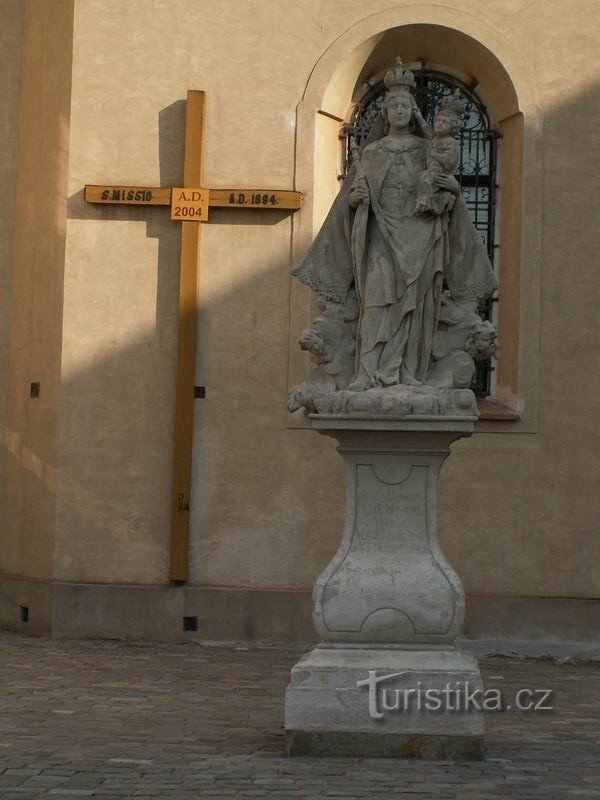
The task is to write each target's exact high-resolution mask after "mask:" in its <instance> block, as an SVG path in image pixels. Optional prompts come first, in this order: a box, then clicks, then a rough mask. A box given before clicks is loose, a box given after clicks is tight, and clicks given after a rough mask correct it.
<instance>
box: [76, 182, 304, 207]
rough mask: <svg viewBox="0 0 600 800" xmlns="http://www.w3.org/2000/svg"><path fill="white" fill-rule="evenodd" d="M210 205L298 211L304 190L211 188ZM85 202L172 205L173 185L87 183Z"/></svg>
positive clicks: (84, 195)
mask: <svg viewBox="0 0 600 800" xmlns="http://www.w3.org/2000/svg"><path fill="white" fill-rule="evenodd" d="M208 192H209V206H210V207H211V208H252V209H256V210H263V211H265V210H269V209H271V210H275V209H281V210H284V211H297V210H298V209H299V208H301V207H302V201H303V199H304V196H303V194H302V192H294V191H291V190H287V189H209V190H208ZM83 197H84V200H85V202H86V203H100V204H105V205H127V206H170V205H171V188H170V187H162V186H97V185H87V186H86V187H85V189H84V194H83Z"/></svg>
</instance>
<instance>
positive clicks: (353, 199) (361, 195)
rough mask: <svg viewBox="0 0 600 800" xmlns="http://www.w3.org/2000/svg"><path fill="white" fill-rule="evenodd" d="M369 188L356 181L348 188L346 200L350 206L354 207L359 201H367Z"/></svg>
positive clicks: (368, 199)
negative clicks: (348, 192)
mask: <svg viewBox="0 0 600 800" xmlns="http://www.w3.org/2000/svg"><path fill="white" fill-rule="evenodd" d="M370 199H371V198H370V196H369V189H368V187H367V186H366V185H365V184H364V183H358V184H356V186H353V187H352V189H350V195H349V197H348V200H349V202H350V205H351V206H352V208H356V207H357V206H358V205H360V204H361V203H365V204H367V203H369V201H370Z"/></svg>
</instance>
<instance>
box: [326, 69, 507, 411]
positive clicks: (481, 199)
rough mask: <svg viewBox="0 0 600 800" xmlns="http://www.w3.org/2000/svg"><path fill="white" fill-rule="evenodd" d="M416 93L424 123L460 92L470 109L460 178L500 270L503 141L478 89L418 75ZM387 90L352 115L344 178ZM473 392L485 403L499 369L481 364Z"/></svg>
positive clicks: (378, 89)
mask: <svg viewBox="0 0 600 800" xmlns="http://www.w3.org/2000/svg"><path fill="white" fill-rule="evenodd" d="M413 72H414V76H415V87H414V90H413V93H414V95H415V99H416V101H417V105H418V107H419V109H420V111H421V114H422V115H423V117H424V118H425V120H426V121H427V122H428V123H429V124H432V123H433V118H434V117H435V115H436V113H437V111H438V109H439V107H440V103H441V101H442V100H443V98H444V97H447V96H448V95H450V94H452V93H453V92H454V91H455V90H457V89H458V91H459V93H460V96H461V98H462V99H463V100H464V101H465V103H466V106H467V107H466V111H465V114H464V116H463V124H462V128H461V130H460V133H459V141H460V153H461V155H460V163H459V166H458V172H457V174H456V178H457V179H458V181H459V183H460V185H461V189H462V194H463V197H464V199H465V201H466V204H467V207H468V209H469V212H470V214H471V219H472V220H473V224H474V225H475V228H476V229H477V231H479V233H480V235H481V237H482V239H483V241H484V243H485V245H486V248H487V251H488V255H489V257H490V261H491V263H492V266H493V267H494V269H495V268H496V264H495V262H496V258H495V252H496V249H497V244H496V241H495V229H494V225H495V216H496V197H497V190H498V184H497V181H496V165H497V157H498V140H499V135H498V133H497V131H495V130H494V129H493V128H492V127H491V125H490V121H489V117H488V114H487V112H486V110H485V107H484V105H483V103H482V102H481V100H480V99H479V98H478V97H477V95H476V94H475V93H474V91H473V89H472V88H470V87H469V86H467V85H466V84H465V83H463V82H462V81H460V80H458V79H457V78H455V77H453V76H452V75H447V74H446V73H444V72H439V71H437V70H428V69H419V70H413ZM385 93H386V88H385V85H384V83H383V80H381V81H378V82H376V83H374V84H373V85H372V86H370V88H369V90H368V91H367V92H366V94H365V95H364V97H363V98H362V99H361V101H360V103H358V105H357V106H356V108H355V109H354V111H353V114H352V119H351V122H350V125H344V126H343V128H342V132H341V137H342V144H343V153H342V161H343V171H342V172H343V174H342V177H345V175H346V174H347V171H348V168H349V165H350V164H351V161H352V156H351V152H350V136H351V135H352V136H354V137H355V139H356V142H357V144H358V145H359V146H360V145H361V144H363V143H364V142H365V140H366V139H367V137H368V135H369V132H370V130H371V128H372V126H373V124H374V122H375V120H376V119H377V116H378V114H379V110H380V108H381V104H382V103H383V99H384V97H385ZM496 302H497V298H496V297H494V298H493V299H491V300H488V301H486V302H485V303H484V304H483V305H482V307H481V308H480V310H479V313H480V314H481V316H482V317H483V319H491V320H493V316H494V304H495V303H496ZM476 367H477V370H476V373H475V377H474V379H473V384H472V386H471V388H472V389H473V391H474V392H475V394H477V395H478V396H480V397H485V396H487V395H489V394H490V389H491V379H492V372H493V371H494V365H493V363H492V362H491V360H489V361H479V362H477V364H476Z"/></svg>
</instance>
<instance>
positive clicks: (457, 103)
mask: <svg viewBox="0 0 600 800" xmlns="http://www.w3.org/2000/svg"><path fill="white" fill-rule="evenodd" d="M466 110H467V103H466V101H465V100H463V99H462V97H461V96H460V91H459V90H458V89H455V90H454V91H453V92H452V94H449V95H448V96H447V97H444V99H443V100H442V102H441V103H440V111H449V112H450V113H451V114H456V116H457V117H459V118H460V117H462V115H463V114H464V113H465V111H466Z"/></svg>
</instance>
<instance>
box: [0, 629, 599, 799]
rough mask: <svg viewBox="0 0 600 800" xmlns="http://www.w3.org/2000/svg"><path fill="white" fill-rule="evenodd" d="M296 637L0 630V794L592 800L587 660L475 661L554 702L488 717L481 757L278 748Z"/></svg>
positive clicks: (593, 669)
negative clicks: (370, 755) (199, 638)
mask: <svg viewBox="0 0 600 800" xmlns="http://www.w3.org/2000/svg"><path fill="white" fill-rule="evenodd" d="M309 648H310V645H304V646H303V645H302V644H294V645H289V646H285V645H279V644H278V645H268V644H262V645H247V644H239V645H235V644H227V645H216V644H198V643H189V644H188V643H164V642H163V643H148V642H128V643H125V642H116V641H86V642H80V641H50V640H45V639H33V638H28V637H20V636H17V635H13V634H8V633H0V798H1V799H2V800H35V799H37V798H44V799H45V800H76V798H86V797H95V798H101V799H102V800H123V798H131V799H132V800H133V798H135V800H155V799H156V798H169V800H197V799H198V798H210V800H219V799H221V800H230V798H248V799H249V800H250V798H266V800H284V798H288V799H289V800H293V799H294V798H297V799H298V800H324V799H325V800H327V798H356V800H363V799H364V798H387V797H390V798H391V797H394V798H407V800H418V799H419V798H435V799H436V800H458V799H459V800H497V799H499V798H512V800H530V799H531V800H533V799H534V798H535V800H538V798H539V799H540V800H542V799H543V800H565V798H572V800H585V798H595V797H596V798H600V665H599V664H597V663H596V664H592V663H590V664H582V663H580V664H574V663H554V662H552V661H542V660H518V659H506V658H486V659H482V660H481V662H480V664H481V670H482V674H483V677H484V683H485V685H486V687H488V688H489V687H495V688H501V689H502V690H503V691H504V692H505V694H506V696H507V697H510V696H511V695H512V694H514V692H515V691H516V690H517V689H520V688H524V687H529V688H549V689H552V690H553V698H552V702H553V705H554V710H553V711H546V712H538V713H531V712H529V713H526V712H520V711H514V710H511V711H504V712H490V713H488V714H487V717H486V720H487V721H486V725H487V737H486V743H487V760H486V761H483V762H467V763H453V762H451V761H433V762H431V761H428V762H423V761H394V760H389V759H377V760H375V759H371V760H368V759H357V760H353V759H343V758H335V759H333V758H332V759H311V758H294V759H289V758H285V757H284V756H283V746H284V737H283V729H282V720H283V699H284V691H285V687H286V685H287V682H288V677H289V672H290V669H291V667H292V666H293V665H294V664H295V663H296V661H297V660H298V658H299V656H300V655H301V654H302V653H303V652H305V651H306V650H307V649H309Z"/></svg>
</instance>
